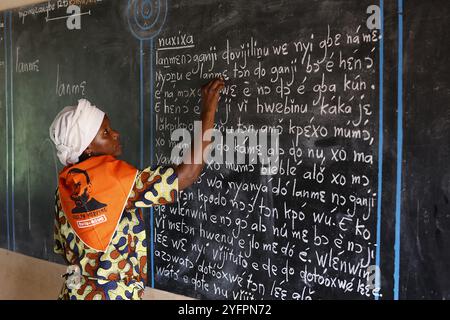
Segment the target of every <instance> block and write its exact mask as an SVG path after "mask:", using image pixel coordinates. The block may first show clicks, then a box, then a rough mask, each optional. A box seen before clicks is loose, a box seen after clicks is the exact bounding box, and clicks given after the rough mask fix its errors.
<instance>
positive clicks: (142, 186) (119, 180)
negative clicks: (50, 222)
mask: <svg viewBox="0 0 450 320" xmlns="http://www.w3.org/2000/svg"><path fill="white" fill-rule="evenodd" d="M223 87H224V81H223V80H222V79H215V80H213V81H211V82H209V83H208V84H207V85H205V86H204V87H203V88H202V112H201V121H202V131H203V133H204V132H206V131H207V130H209V129H211V128H212V127H213V124H214V115H215V112H216V109H217V105H218V100H219V92H220V90H222V89H223ZM202 136H203V134H202ZM50 137H51V139H52V141H53V142H54V143H55V145H56V148H57V151H58V154H57V155H58V158H59V160H60V161H61V163H63V165H64V166H65V167H64V169H63V170H62V171H61V173H60V174H59V184H58V189H57V190H56V201H55V202H56V206H55V211H56V217H55V229H54V236H55V247H54V251H55V252H56V253H59V254H61V255H63V257H64V258H65V260H66V262H67V263H68V264H69V267H68V268H67V273H66V274H65V275H64V276H65V277H66V281H65V283H64V285H63V288H62V291H61V293H60V296H59V299H75V300H78V299H88V300H90V299H141V298H142V295H143V293H144V288H145V283H146V281H147V245H148V243H149V241H148V240H147V239H146V233H145V228H144V226H145V224H144V220H143V215H142V208H146V207H150V206H153V205H164V204H167V203H172V202H175V201H177V194H178V192H179V190H183V189H185V188H187V187H189V186H190V185H191V184H192V183H194V182H195V181H196V180H197V179H198V177H199V175H200V173H201V171H202V169H203V166H204V160H203V151H204V149H205V148H206V147H207V146H208V145H209V144H210V141H203V142H202V148H201V150H200V149H198V150H194V151H193V152H192V153H191V154H190V155H189V157H191V159H190V160H191V161H186V162H187V163H182V164H180V165H179V166H177V167H175V168H173V167H163V166H152V167H148V168H145V169H143V170H137V169H136V168H134V167H133V166H131V165H130V164H128V163H126V162H125V161H121V160H118V159H116V157H117V156H119V155H120V154H121V153H122V147H121V145H120V135H119V133H118V132H116V131H115V130H113V129H112V128H111V123H110V120H109V118H108V116H107V115H106V114H104V112H103V111H101V110H99V109H98V108H96V107H95V106H92V105H91V104H90V103H89V102H88V101H87V100H80V101H79V104H78V106H76V107H66V108H64V109H63V110H62V111H61V112H60V113H59V114H58V115H57V116H56V118H55V120H54V121H53V123H52V125H51V127H50ZM196 153H201V154H196ZM199 158H201V159H202V161H201V163H195V161H194V159H199ZM188 163H189V164H188Z"/></svg>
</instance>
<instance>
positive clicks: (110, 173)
mask: <svg viewBox="0 0 450 320" xmlns="http://www.w3.org/2000/svg"><path fill="white" fill-rule="evenodd" d="M137 173H138V170H137V169H136V168H135V167H133V166H132V165H130V164H128V163H126V162H125V161H121V160H117V159H116V158H114V157H113V156H110V155H106V156H98V157H92V158H90V159H87V160H85V161H83V162H81V163H79V164H75V165H69V166H66V167H65V168H64V169H63V170H62V171H61V173H60V174H59V195H60V200H61V207H62V209H63V211H64V213H65V216H66V218H67V220H68V221H69V223H70V226H71V227H72V229H73V230H74V232H75V233H76V235H77V236H78V237H79V238H80V239H81V241H83V243H84V244H86V245H87V246H88V247H90V248H92V249H94V250H96V251H102V252H104V251H106V249H107V248H108V246H109V244H110V242H111V239H112V237H113V235H114V232H115V231H116V228H117V225H118V224H119V221H120V217H121V216H122V212H123V210H124V208H125V205H126V204H127V201H128V197H129V195H130V192H131V190H132V188H133V185H134V181H135V178H136V175H137Z"/></svg>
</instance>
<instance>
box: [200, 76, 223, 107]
mask: <svg viewBox="0 0 450 320" xmlns="http://www.w3.org/2000/svg"><path fill="white" fill-rule="evenodd" d="M224 87H225V81H224V80H223V78H217V79H214V80H212V81H210V82H208V83H207V84H206V85H204V86H203V87H202V112H213V113H215V112H216V110H217V105H218V104H219V97H220V91H221V90H222V89H223V88H224Z"/></svg>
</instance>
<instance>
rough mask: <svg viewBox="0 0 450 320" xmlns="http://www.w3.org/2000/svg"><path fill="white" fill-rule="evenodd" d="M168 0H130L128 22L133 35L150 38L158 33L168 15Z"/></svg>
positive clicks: (142, 38) (141, 38) (144, 38)
mask: <svg viewBox="0 0 450 320" xmlns="http://www.w3.org/2000/svg"><path fill="white" fill-rule="evenodd" d="M167 10H168V9H167V0H129V1H128V7H127V15H128V24H129V26H130V30H131V32H132V33H133V35H134V36H135V37H136V38H138V39H140V40H149V39H152V38H154V37H155V36H157V35H158V33H159V32H160V31H161V29H162V27H163V25H164V23H165V21H166V17H167Z"/></svg>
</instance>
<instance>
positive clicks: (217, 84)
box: [203, 77, 225, 92]
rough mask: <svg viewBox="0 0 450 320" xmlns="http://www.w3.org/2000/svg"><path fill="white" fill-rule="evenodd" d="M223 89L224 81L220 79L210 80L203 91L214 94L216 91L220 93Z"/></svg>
mask: <svg viewBox="0 0 450 320" xmlns="http://www.w3.org/2000/svg"><path fill="white" fill-rule="evenodd" d="M224 87H225V81H224V80H223V78H222V77H220V78H217V79H214V80H211V81H210V82H208V83H207V84H206V85H205V86H204V87H203V90H204V91H206V92H211V91H212V92H216V91H220V90H222V89H223V88H224Z"/></svg>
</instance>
